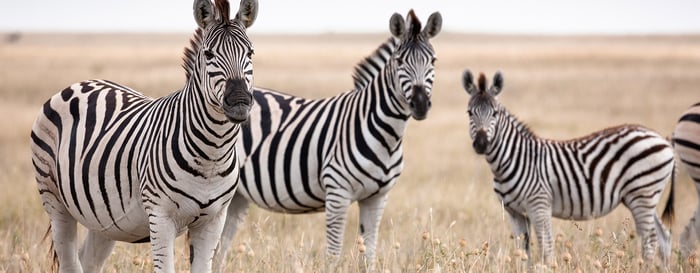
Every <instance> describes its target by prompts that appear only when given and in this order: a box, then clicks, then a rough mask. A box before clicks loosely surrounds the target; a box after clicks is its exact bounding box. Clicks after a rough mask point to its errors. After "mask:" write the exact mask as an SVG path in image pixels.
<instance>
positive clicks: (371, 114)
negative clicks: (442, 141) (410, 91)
mask: <svg viewBox="0 0 700 273" xmlns="http://www.w3.org/2000/svg"><path fill="white" fill-rule="evenodd" d="M384 69H385V70H386V73H379V75H385V77H375V79H374V80H372V82H371V83H370V84H369V85H368V86H367V88H365V89H366V91H365V92H363V93H364V96H366V98H365V100H366V102H365V103H364V105H367V106H368V107H366V110H364V111H363V112H364V113H365V122H366V124H367V127H368V129H369V131H370V133H372V134H374V135H375V137H377V134H381V136H382V138H383V139H384V141H386V142H385V143H384V145H385V146H387V148H388V149H391V150H396V149H397V147H398V146H400V145H401V141H402V139H403V136H404V134H405V132H406V127H407V125H408V119H409V118H410V110H409V109H408V103H406V102H405V99H403V98H400V97H398V96H397V94H398V91H396V90H395V88H394V85H393V82H394V81H393V78H392V75H393V74H394V73H391V69H390V67H389V65H387V66H385V67H384ZM367 89H368V90H367ZM367 91H369V92H367Z"/></svg>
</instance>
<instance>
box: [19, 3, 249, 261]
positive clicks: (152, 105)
mask: <svg viewBox="0 0 700 273" xmlns="http://www.w3.org/2000/svg"><path fill="white" fill-rule="evenodd" d="M193 8H194V17H195V20H196V21H197V23H198V25H199V29H198V30H197V31H196V34H195V35H194V38H193V39H192V40H191V48H189V49H187V50H186V51H185V63H184V67H185V69H186V72H187V80H186V83H185V86H184V88H183V89H181V90H179V91H176V92H174V93H172V94H171V95H168V96H166V97H162V98H158V99H152V98H149V97H147V96H145V95H143V94H141V93H139V92H137V91H134V90H132V89H130V88H128V87H125V86H122V85H119V84H116V83H113V82H110V81H106V80H90V81H83V82H79V83H76V84H73V85H71V86H70V87H68V88H66V89H64V90H63V91H61V92H59V93H58V94H56V95H54V96H53V97H51V98H50V99H49V100H48V101H47V102H46V103H45V104H44V105H43V107H42V109H41V111H40V113H39V116H38V117H37V119H36V121H35V123H34V126H33V128H32V133H31V150H32V162H33V164H34V169H35V174H36V181H37V184H38V188H39V193H40V195H41V199H42V202H43V203H42V204H43V206H44V208H45V209H46V212H47V213H48V214H49V218H50V220H51V223H50V230H51V235H52V239H53V246H54V247H55V252H54V253H55V257H56V258H57V261H58V266H59V271H60V272H100V271H101V270H102V266H103V264H104V261H105V259H106V258H107V257H108V256H109V254H110V252H111V250H112V248H113V246H114V244H115V241H125V242H136V243H138V242H148V241H150V242H151V245H152V255H153V261H154V262H153V267H154V269H155V271H156V272H171V273H172V272H174V271H175V268H174V261H173V255H174V246H173V244H174V240H175V237H176V236H177V235H178V234H181V233H183V232H184V231H185V230H189V232H190V235H191V237H190V263H191V270H192V272H211V260H212V256H213V255H214V250H215V248H216V245H217V243H218V240H219V236H220V235H221V230H222V228H223V224H224V220H225V214H226V209H225V208H226V206H228V204H229V202H230V200H231V198H232V196H233V194H234V192H235V190H236V187H237V185H238V181H239V180H238V178H239V176H238V174H239V169H238V161H237V156H236V149H235V143H236V141H237V135H238V133H239V130H240V125H239V123H241V122H244V121H246V120H247V119H248V116H249V111H250V107H251V104H252V95H251V92H252V86H253V85H252V80H253V77H252V69H253V68H252V59H251V54H252V44H251V42H250V40H249V39H248V37H247V35H246V28H248V27H249V26H250V25H251V24H252V23H253V21H254V19H255V15H256V12H257V2H256V1H255V0H243V1H242V2H241V8H240V10H239V12H238V14H237V16H236V18H235V19H233V20H230V19H229V4H228V2H227V1H225V0H217V1H216V4H215V5H214V4H213V3H211V2H210V0H197V1H195V2H194V6H193ZM76 223H80V224H81V225H83V226H85V227H86V228H87V229H88V230H89V232H88V235H87V237H86V239H85V241H84V243H83V245H82V247H81V248H80V251H79V253H78V251H77V250H76V244H77V243H76V239H77V238H76Z"/></svg>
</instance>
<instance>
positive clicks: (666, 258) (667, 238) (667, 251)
mask: <svg viewBox="0 0 700 273" xmlns="http://www.w3.org/2000/svg"><path fill="white" fill-rule="evenodd" d="M654 223H655V224H656V236H657V237H658V238H659V257H661V262H662V264H663V266H664V267H665V268H668V266H669V262H670V261H671V232H669V231H668V230H667V229H666V227H664V224H663V223H662V222H661V219H659V215H658V214H654Z"/></svg>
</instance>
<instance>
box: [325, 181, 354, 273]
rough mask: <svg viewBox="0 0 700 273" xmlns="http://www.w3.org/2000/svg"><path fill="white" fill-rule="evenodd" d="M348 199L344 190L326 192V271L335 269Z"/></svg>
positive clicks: (348, 204) (341, 245)
mask: <svg viewBox="0 0 700 273" xmlns="http://www.w3.org/2000/svg"><path fill="white" fill-rule="evenodd" d="M350 200H351V199H350V197H349V196H347V195H346V193H345V192H344V191H329V192H328V193H327V194H326V256H327V257H326V259H327V261H326V268H327V270H326V272H336V271H337V270H336V268H337V267H338V260H339V258H340V252H341V251H342V249H343V239H344V235H345V221H346V218H347V214H348V208H349V207H350Z"/></svg>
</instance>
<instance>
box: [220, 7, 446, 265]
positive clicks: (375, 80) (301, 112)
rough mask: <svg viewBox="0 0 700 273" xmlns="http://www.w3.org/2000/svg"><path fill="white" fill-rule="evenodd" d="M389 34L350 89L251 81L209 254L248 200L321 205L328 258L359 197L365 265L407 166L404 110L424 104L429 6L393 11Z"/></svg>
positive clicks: (283, 206) (424, 109)
mask: <svg viewBox="0 0 700 273" xmlns="http://www.w3.org/2000/svg"><path fill="white" fill-rule="evenodd" d="M390 21H391V30H392V33H393V35H394V38H391V39H389V41H387V42H386V43H384V44H382V45H381V46H380V47H379V48H378V49H377V50H376V51H375V52H374V54H372V55H371V56H369V57H367V58H366V59H365V60H364V61H363V62H362V63H360V64H359V65H358V66H357V68H356V71H355V75H354V79H355V89H353V90H351V91H349V92H346V93H343V94H340V95H337V96H334V97H330V98H325V99H318V100H311V99H304V98H300V97H295V96H292V95H287V94H283V93H280V92H276V91H272V90H267V89H262V88H256V89H255V90H254V92H253V96H254V99H255V106H254V107H253V109H252V111H251V122H250V127H245V128H244V129H243V131H242V135H243V142H242V146H239V147H241V148H243V149H244V150H245V152H246V153H245V157H244V158H243V159H241V163H242V170H241V181H242V183H241V185H242V186H241V188H240V189H239V190H238V191H237V194H236V196H235V197H234V200H233V201H232V205H231V206H230V207H229V214H228V219H227V223H226V227H225V230H224V233H223V236H222V247H221V249H220V251H218V253H217V257H216V258H215V264H221V265H223V263H224V262H225V260H224V258H225V257H226V252H227V249H228V247H229V244H230V242H231V240H232V237H233V235H234V234H235V232H236V228H237V225H238V224H239V223H240V221H241V220H242V218H243V216H244V215H245V213H246V209H245V207H247V204H248V203H249V202H252V203H254V204H256V205H258V206H259V207H262V208H264V209H267V210H271V211H276V212H282V213H296V214H299V213H311V212H320V211H324V210H325V212H326V242H327V244H326V245H327V254H328V256H329V258H330V259H329V265H330V267H334V264H335V260H337V256H338V255H339V254H340V253H341V249H342V245H343V242H342V241H343V233H344V230H345V222H346V215H347V210H348V208H349V206H350V204H351V203H352V202H354V201H358V202H359V206H360V233H361V235H362V236H363V238H364V244H365V246H366V249H367V251H366V258H367V261H368V265H369V270H372V262H373V260H374V256H375V244H376V237H377V233H378V230H379V222H380V220H381V217H382V213H383V210H384V206H385V203H386V198H387V192H388V191H389V190H390V189H391V188H392V187H393V186H394V184H395V183H396V180H397V178H398V177H399V175H400V174H401V171H402V169H403V152H402V147H403V146H402V144H403V136H404V132H405V130H406V125H407V123H408V120H409V118H410V117H413V118H415V119H417V120H421V119H424V118H425V117H426V115H427V113H428V110H429V109H430V94H431V91H432V85H433V78H434V66H433V62H434V61H435V54H434V51H433V49H432V46H431V44H430V43H429V41H428V40H429V39H430V38H432V37H434V36H435V35H437V34H438V32H439V30H440V24H441V17H440V15H439V13H434V14H432V15H431V17H430V18H429V19H428V22H427V24H426V27H425V29H423V30H421V23H420V21H419V20H418V18H417V17H416V16H415V14H414V13H413V11H411V12H409V14H408V17H407V18H406V21H404V19H403V17H402V16H401V15H399V14H394V16H393V17H392V18H391V20H390Z"/></svg>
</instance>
